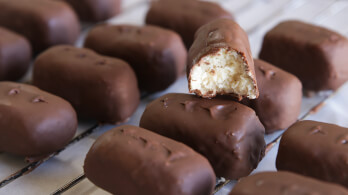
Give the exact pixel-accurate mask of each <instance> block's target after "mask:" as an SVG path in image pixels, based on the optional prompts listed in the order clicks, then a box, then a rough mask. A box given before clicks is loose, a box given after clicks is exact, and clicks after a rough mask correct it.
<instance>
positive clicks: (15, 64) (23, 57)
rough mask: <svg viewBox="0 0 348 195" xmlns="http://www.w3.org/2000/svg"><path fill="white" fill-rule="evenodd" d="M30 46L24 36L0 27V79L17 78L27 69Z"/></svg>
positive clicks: (29, 58)
mask: <svg viewBox="0 0 348 195" xmlns="http://www.w3.org/2000/svg"><path fill="white" fill-rule="evenodd" d="M30 60H31V46H30V44H29V42H28V40H27V39H26V38H24V37H23V36H21V35H19V34H17V33H14V32H12V31H10V30H7V29H5V28H1V27H0V80H12V81H13V80H18V79H20V78H21V77H22V76H23V75H24V74H25V73H26V72H27V70H28V68H29V65H30Z"/></svg>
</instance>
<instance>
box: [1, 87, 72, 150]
mask: <svg viewBox="0 0 348 195" xmlns="http://www.w3.org/2000/svg"><path fill="white" fill-rule="evenodd" d="M0 126H1V128H0V151H2V152H8V153H12V154H17V155H21V156H26V157H35V156H42V155H46V154H49V153H52V152H55V151H57V150H59V149H61V148H63V147H64V146H65V145H66V144H68V143H69V141H70V140H71V139H72V137H73V136H74V135H75V132H76V128H77V118H76V113H75V111H74V109H73V108H72V107H71V105H70V104H69V103H68V102H67V101H65V100H63V99H62V98H60V97H57V96H54V95H52V94H49V93H47V92H44V91H41V90H40V89H38V88H36V87H34V86H31V85H26V84H19V83H13V82H0Z"/></svg>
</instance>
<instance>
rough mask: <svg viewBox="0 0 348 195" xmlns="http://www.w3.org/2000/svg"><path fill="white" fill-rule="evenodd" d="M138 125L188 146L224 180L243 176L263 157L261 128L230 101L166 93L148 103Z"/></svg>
mask: <svg viewBox="0 0 348 195" xmlns="http://www.w3.org/2000/svg"><path fill="white" fill-rule="evenodd" d="M140 126H141V127H143V128H146V129H149V130H151V131H154V132H156V133H159V134H161V135H163V136H167V137H169V138H172V139H175V140H177V141H180V142H183V143H185V144H187V145H188V146H190V147H192V148H193V149H194V150H196V151H198V152H199V153H201V154H202V155H203V156H205V157H206V158H207V159H208V160H209V162H210V164H211V165H212V166H213V168H214V170H215V173H216V175H217V176H219V177H220V176H222V177H225V178H227V179H237V178H240V177H243V176H247V175H248V174H249V173H250V172H251V171H252V170H253V169H255V168H256V166H257V165H258V163H259V161H260V160H261V159H262V158H263V156H264V150H265V141H264V133H265V130H264V127H263V126H262V124H261V122H260V121H259V119H258V118H257V116H256V114H255V112H254V111H253V110H252V109H251V108H249V107H247V106H244V105H242V104H240V103H237V102H234V101H229V100H220V99H202V98H199V97H196V96H194V95H189V94H167V95H164V96H162V97H160V98H158V99H156V100H154V101H153V102H151V103H150V104H148V106H147V107H146V109H145V111H144V114H143V116H142V118H141V121H140Z"/></svg>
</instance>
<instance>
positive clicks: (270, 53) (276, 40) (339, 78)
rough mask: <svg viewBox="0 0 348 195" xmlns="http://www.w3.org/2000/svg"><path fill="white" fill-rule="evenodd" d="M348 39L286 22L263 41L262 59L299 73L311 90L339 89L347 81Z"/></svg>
mask: <svg viewBox="0 0 348 195" xmlns="http://www.w3.org/2000/svg"><path fill="white" fill-rule="evenodd" d="M347 53H348V39H347V38H345V37H344V36H342V35H340V34H338V33H336V32H333V31H331V30H328V29H326V28H322V27H319V26H314V25H312V24H307V23H303V22H300V21H286V22H282V23H280V24H278V25H277V26H276V27H274V28H273V29H271V30H270V31H269V32H268V33H267V34H266V36H265V37H264V40H263V45H262V50H261V53H260V58H261V59H263V60H265V61H268V62H270V63H271V64H274V65H275V66H278V67H279V68H281V69H283V70H285V71H288V72H290V73H292V74H294V75H296V76H297V77H298V78H299V79H300V80H301V82H302V84H303V88H304V89H306V90H311V91H319V90H327V89H333V90H335V89H337V88H338V87H339V86H341V85H342V84H343V83H344V82H345V81H347V80H348V66H347V63H348V58H347V57H346V55H347Z"/></svg>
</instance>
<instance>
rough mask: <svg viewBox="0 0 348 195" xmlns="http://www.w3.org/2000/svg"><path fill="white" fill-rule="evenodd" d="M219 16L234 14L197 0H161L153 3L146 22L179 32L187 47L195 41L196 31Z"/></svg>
mask: <svg viewBox="0 0 348 195" xmlns="http://www.w3.org/2000/svg"><path fill="white" fill-rule="evenodd" d="M218 18H230V19H232V18H233V16H232V15H231V14H230V13H228V12H227V11H226V10H224V9H223V8H222V7H220V5H218V4H216V3H213V2H203V1H197V0H189V1H188V0H174V1H172V0H159V1H155V2H153V3H152V4H151V7H150V10H149V11H148V13H147V15H146V24H153V25H156V26H161V27H163V28H168V29H171V30H173V31H175V32H177V33H178V34H179V35H180V36H181V37H182V39H183V40H184V43H185V45H186V47H187V48H190V46H191V45H192V43H193V37H194V34H195V32H196V31H197V30H198V29H199V27H201V26H202V25H204V24H206V23H208V22H211V21H213V20H215V19H218Z"/></svg>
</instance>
